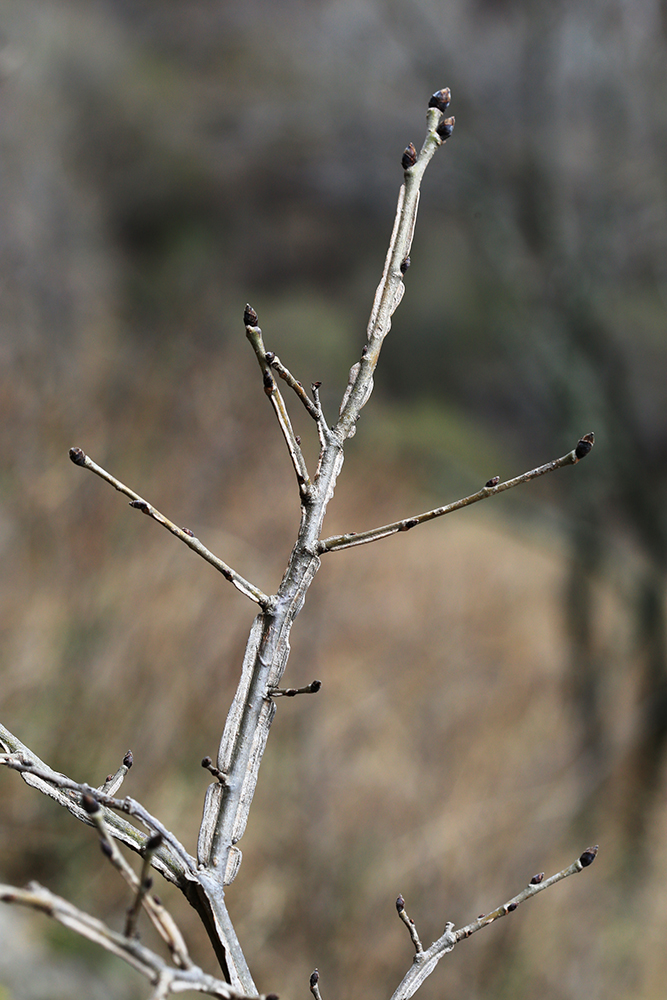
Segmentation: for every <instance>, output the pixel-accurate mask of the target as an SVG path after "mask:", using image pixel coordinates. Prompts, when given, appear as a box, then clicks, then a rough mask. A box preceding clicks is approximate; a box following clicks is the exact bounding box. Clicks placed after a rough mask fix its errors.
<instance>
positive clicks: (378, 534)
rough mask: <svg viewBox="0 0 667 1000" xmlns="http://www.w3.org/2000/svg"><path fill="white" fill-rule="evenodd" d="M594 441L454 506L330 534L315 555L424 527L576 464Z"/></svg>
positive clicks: (586, 441) (587, 439)
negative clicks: (374, 525)
mask: <svg viewBox="0 0 667 1000" xmlns="http://www.w3.org/2000/svg"><path fill="white" fill-rule="evenodd" d="M594 442H595V435H594V434H593V433H592V432H591V433H590V434H586V435H584V437H583V438H581V440H580V441H579V442H578V443H577V445H576V447H575V448H573V449H572V451H569V452H568V453H567V455H563V456H562V458H556V459H554V461H553V462H547V464H546V465H540V466H539V468H537V469H531V470H530V472H524V473H523V475H521V476H516V478H515V479H508V480H506V481H505V482H504V483H499V482H498V477H497V476H494V478H493V479H490V480H489V481H488V483H487V484H486V486H483V487H482V489H481V490H478V491H477V493H472V494H471V495H470V496H468V497H463V499H462V500H455V501H454V503H449V504H446V505H445V506H444V507H436V508H435V509H434V510H428V511H426V512H425V513H424V514H415V516H414V517H407V518H404V519H403V520H401V521H394V522H393V524H384V525H382V527H380V528H372V529H371V530H370V531H360V532H359V533H356V532H354V531H352V532H349V533H348V534H346V535H332V536H331V537H330V538H323V539H322V540H321V541H320V542H319V544H318V552H320V553H324V552H338V551H340V550H341V549H351V548H353V547H354V546H355V545H365V544H366V543H367V542H377V541H378V540H379V539H380V538H388V537H389V536H390V535H395V534H397V533H398V532H399V531H409V530H410V528H415V527H416V526H417V525H418V524H425V523H426V522H427V521H432V520H434V518H436V517H442V516H443V515H444V514H451V513H452V512H453V511H455V510H460V509H461V508H462V507H469V506H470V504H472V503H477V502H478V500H486V499H488V497H492V496H495V495H496V494H497V493H503V492H504V491H505V490H511V489H512V488H513V487H514V486H520V485H521V484H522V483H529V482H530V481H531V480H532V479H537V478H538V477H539V476H544V475H546V473H547V472H554V471H555V470H556V469H562V468H564V467H565V466H566V465H576V464H577V462H580V461H581V459H582V458H584V457H585V456H586V455H587V454H588V453H589V452H590V450H591V448H592V447H593V444H594Z"/></svg>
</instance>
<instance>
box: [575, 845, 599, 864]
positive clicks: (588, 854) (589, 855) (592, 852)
mask: <svg viewBox="0 0 667 1000" xmlns="http://www.w3.org/2000/svg"><path fill="white" fill-rule="evenodd" d="M598 850H599V848H598V845H597V844H596V845H595V847H587V848H586V850H585V851H584V853H583V854H582V855H581V857H580V858H579V864H580V865H581V867H582V868H588V866H589V865H592V864H593V862H594V861H595V859H596V857H597V853H598Z"/></svg>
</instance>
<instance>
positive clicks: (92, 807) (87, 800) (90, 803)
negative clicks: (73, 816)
mask: <svg viewBox="0 0 667 1000" xmlns="http://www.w3.org/2000/svg"><path fill="white" fill-rule="evenodd" d="M81 805H82V806H83V808H84V809H85V810H86V812H87V813H88V815H89V816H93V815H94V814H95V813H96V812H99V811H100V808H101V806H100V804H99V802H98V801H97V799H95V798H93V796H92V795H88V794H87V793H84V794H83V795H82V796H81Z"/></svg>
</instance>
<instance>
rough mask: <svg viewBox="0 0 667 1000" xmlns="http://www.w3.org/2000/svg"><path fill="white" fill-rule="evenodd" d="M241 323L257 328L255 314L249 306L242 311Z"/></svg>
mask: <svg viewBox="0 0 667 1000" xmlns="http://www.w3.org/2000/svg"><path fill="white" fill-rule="evenodd" d="M243 322H244V324H245V325H246V326H257V313H256V312H255V310H254V309H253V307H252V306H251V305H249V304H246V307H245V309H244V310H243Z"/></svg>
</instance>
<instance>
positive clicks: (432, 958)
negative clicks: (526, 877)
mask: <svg viewBox="0 0 667 1000" xmlns="http://www.w3.org/2000/svg"><path fill="white" fill-rule="evenodd" d="M597 853H598V848H597V847H588V848H587V849H586V850H585V851H584V853H583V854H582V855H581V857H579V858H577V860H576V861H573V862H572V864H571V865H568V867H567V868H563V870H562V871H560V872H558V873H557V874H556V875H552V876H551V877H550V878H546V879H545V878H544V872H541V873H540V874H539V875H533V877H532V879H531V880H530V882H529V883H528V885H527V886H526V888H525V889H523V890H522V891H521V892H520V893H519V894H518V895H516V896H514V897H513V898H512V899H510V900H508V901H507V902H506V903H503V905H502V906H499V907H498V908H497V909H495V910H492V912H491V913H486V914H483V915H482V916H480V917H478V918H477V919H476V920H473V921H472V923H470V924H466V926H465V927H459V928H458V930H455V929H454V924H452V923H448V924H446V925H445V932H444V934H443V935H442V937H440V938H438V940H437V941H434V942H433V944H432V945H431V947H430V948H427V949H426V950H425V951H424V950H423V949H422V947H421V942H420V940H419V936H418V935H417V931H416V929H415V927H414V921H412V920H411V919H410V918H409V917H408V916H407V914H406V913H405V901H404V900H403V897H402V896H399V897H398V900H397V902H396V909H397V910H398V915H399V917H400V918H401V920H403V922H404V923H405V924H406V926H407V927H408V930H409V932H410V937H411V939H412V942H413V944H414V945H415V949H416V954H415V957H414V959H413V962H412V966H411V968H410V969H409V971H408V972H407V973H406V975H405V976H404V978H403V980H402V982H401V984H400V985H399V987H398V989H397V990H396V991H395V993H394V994H393V996H392V998H391V1000H408V998H409V997H411V996H413V995H414V994H415V993H416V992H417V990H418V989H419V987H420V986H421V985H422V983H423V982H424V980H425V979H427V978H428V977H429V976H430V975H431V973H432V972H433V970H434V969H435V967H436V965H437V964H438V962H439V961H440V959H441V958H443V957H444V956H445V955H447V954H448V953H449V952H450V951H452V950H453V948H454V945H456V944H458V942H459V941H463V940H464V939H465V938H469V937H470V936H471V934H474V933H475V932H476V931H479V930H481V929H482V927H488V926H489V924H492V923H493V922H494V921H496V920H498V919H500V917H505V916H507V914H508V913H513V911H514V910H516V908H517V906H518V905H519V904H520V903H523V902H524V901H525V900H526V899H530V897H531V896H534V895H536V893H538V892H542V890H543V889H548V888H549V887H550V886H552V885H555V884H556V882H560V881H561V879H564V878H567V877H568V875H575V874H576V873H577V872H580V871H582V870H583V869H584V868H587V867H588V866H589V865H590V864H592V863H593V861H595V858H596V855H597Z"/></svg>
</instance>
